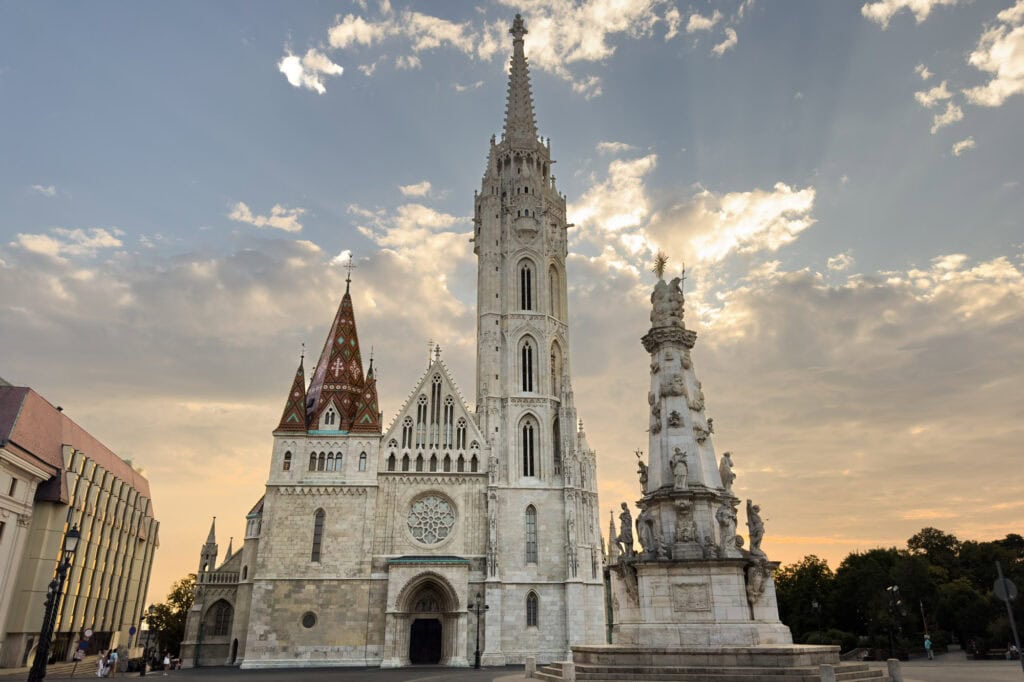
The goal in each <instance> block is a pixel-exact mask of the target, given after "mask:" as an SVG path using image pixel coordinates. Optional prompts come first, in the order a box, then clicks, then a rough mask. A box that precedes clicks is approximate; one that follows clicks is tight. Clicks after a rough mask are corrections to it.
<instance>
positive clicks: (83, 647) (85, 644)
mask: <svg viewBox="0 0 1024 682" xmlns="http://www.w3.org/2000/svg"><path fill="white" fill-rule="evenodd" d="M78 648H79V649H80V650H82V651H85V650H86V649H88V648H89V640H87V639H83V640H82V641H81V642H79V643H78Z"/></svg>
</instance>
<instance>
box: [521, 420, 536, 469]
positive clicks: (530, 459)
mask: <svg viewBox="0 0 1024 682" xmlns="http://www.w3.org/2000/svg"><path fill="white" fill-rule="evenodd" d="M522 424H523V428H522V430H521V432H520V435H521V438H520V443H519V452H520V455H521V456H522V459H523V476H536V475H537V466H536V465H537V462H536V459H535V445H536V432H535V429H534V424H533V420H531V419H530V418H526V419H524V420H523V422H522Z"/></svg>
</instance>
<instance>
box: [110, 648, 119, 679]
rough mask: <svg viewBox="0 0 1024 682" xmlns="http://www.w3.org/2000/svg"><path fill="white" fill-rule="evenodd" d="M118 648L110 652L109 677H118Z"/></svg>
mask: <svg viewBox="0 0 1024 682" xmlns="http://www.w3.org/2000/svg"><path fill="white" fill-rule="evenodd" d="M118 658H119V657H118V654H117V648H115V649H114V650H113V651H111V652H110V673H109V674H108V675H107V676H108V677H117V661H118Z"/></svg>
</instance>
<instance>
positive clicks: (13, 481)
mask: <svg viewBox="0 0 1024 682" xmlns="http://www.w3.org/2000/svg"><path fill="white" fill-rule="evenodd" d="M16 492H18V479H16V478H11V487H10V488H9V489H8V490H7V494H8V495H10V496H11V497H14V493H16Z"/></svg>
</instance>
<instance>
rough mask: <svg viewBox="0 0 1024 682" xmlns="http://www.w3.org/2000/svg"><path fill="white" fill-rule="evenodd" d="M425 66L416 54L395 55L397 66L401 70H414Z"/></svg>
mask: <svg viewBox="0 0 1024 682" xmlns="http://www.w3.org/2000/svg"><path fill="white" fill-rule="evenodd" d="M422 67H423V63H422V62H421V61H420V58H419V57H417V56H416V55H414V54H408V55H399V56H397V57H395V68H396V69H398V70H400V71H412V70H414V69H419V68H422Z"/></svg>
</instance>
